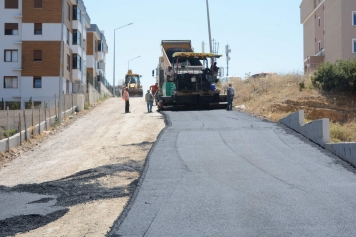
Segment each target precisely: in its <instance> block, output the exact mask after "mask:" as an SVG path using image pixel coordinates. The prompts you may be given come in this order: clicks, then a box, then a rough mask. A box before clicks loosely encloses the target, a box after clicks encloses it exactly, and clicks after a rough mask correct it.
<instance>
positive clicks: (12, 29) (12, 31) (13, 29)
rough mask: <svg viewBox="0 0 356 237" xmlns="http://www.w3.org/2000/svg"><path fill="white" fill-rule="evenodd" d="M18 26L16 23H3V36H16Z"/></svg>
mask: <svg viewBox="0 0 356 237" xmlns="http://www.w3.org/2000/svg"><path fill="white" fill-rule="evenodd" d="M18 34H19V24H17V23H5V35H18Z"/></svg>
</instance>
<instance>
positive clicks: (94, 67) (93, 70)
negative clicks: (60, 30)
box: [87, 24, 108, 88]
mask: <svg viewBox="0 0 356 237" xmlns="http://www.w3.org/2000/svg"><path fill="white" fill-rule="evenodd" d="M107 53H108V45H107V43H106V39H105V35H104V32H103V31H100V29H99V27H98V26H97V25H95V24H91V25H90V28H89V29H88V31H87V71H88V77H87V83H90V84H92V85H93V86H94V87H96V88H97V87H98V85H99V82H102V83H104V84H106V83H107V82H106V79H105V78H106V75H105V65H106V54H107Z"/></svg>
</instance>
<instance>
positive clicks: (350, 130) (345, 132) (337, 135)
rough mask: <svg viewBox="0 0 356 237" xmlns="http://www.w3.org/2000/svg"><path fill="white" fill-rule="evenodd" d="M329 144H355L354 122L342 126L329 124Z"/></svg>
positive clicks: (355, 126)
mask: <svg viewBox="0 0 356 237" xmlns="http://www.w3.org/2000/svg"><path fill="white" fill-rule="evenodd" d="M330 137H331V142H355V141H356V122H355V121H352V122H348V123H344V124H340V123H338V122H336V123H330Z"/></svg>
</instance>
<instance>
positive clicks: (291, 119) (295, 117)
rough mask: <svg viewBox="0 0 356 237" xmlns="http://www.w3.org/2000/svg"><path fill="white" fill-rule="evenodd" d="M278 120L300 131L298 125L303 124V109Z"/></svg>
mask: <svg viewBox="0 0 356 237" xmlns="http://www.w3.org/2000/svg"><path fill="white" fill-rule="evenodd" d="M279 122H280V123H283V124H284V125H286V126H287V127H289V128H291V129H293V130H294V131H296V132H299V133H300V127H301V126H303V125H304V110H299V111H297V112H295V113H292V114H290V115H288V116H287V117H285V118H282V119H281V120H279Z"/></svg>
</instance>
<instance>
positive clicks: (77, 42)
mask: <svg viewBox="0 0 356 237" xmlns="http://www.w3.org/2000/svg"><path fill="white" fill-rule="evenodd" d="M81 41H82V35H81V34H80V32H79V31H78V30H73V44H75V45H81Z"/></svg>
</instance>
